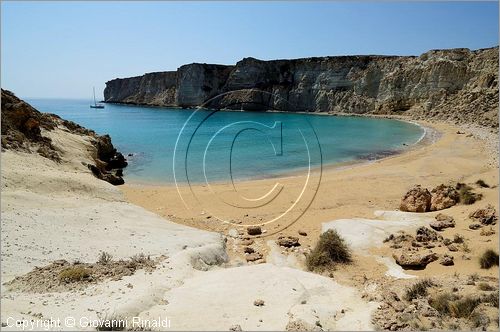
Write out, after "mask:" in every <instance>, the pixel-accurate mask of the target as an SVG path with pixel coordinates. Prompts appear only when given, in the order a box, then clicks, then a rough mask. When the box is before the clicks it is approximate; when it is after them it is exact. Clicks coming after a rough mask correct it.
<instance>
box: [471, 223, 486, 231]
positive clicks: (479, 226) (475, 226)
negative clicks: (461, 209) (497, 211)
mask: <svg viewBox="0 0 500 332" xmlns="http://www.w3.org/2000/svg"><path fill="white" fill-rule="evenodd" d="M481 227H483V226H481V225H480V224H470V225H469V228H470V229H472V230H473V231H475V230H476V229H479V228H481Z"/></svg>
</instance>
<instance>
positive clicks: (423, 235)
mask: <svg viewBox="0 0 500 332" xmlns="http://www.w3.org/2000/svg"><path fill="white" fill-rule="evenodd" d="M439 238H440V236H439V235H438V233H436V232H435V231H433V230H432V229H430V228H427V227H425V226H421V227H419V228H418V229H417V236H416V237H415V239H416V240H417V241H418V242H431V241H437V240H439Z"/></svg>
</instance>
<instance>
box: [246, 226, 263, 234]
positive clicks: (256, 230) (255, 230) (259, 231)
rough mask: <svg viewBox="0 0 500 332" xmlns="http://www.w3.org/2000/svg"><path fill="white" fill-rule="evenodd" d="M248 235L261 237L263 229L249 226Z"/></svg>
mask: <svg viewBox="0 0 500 332" xmlns="http://www.w3.org/2000/svg"><path fill="white" fill-rule="evenodd" d="M247 233H248V235H260V234H262V229H261V228H260V226H248V228H247Z"/></svg>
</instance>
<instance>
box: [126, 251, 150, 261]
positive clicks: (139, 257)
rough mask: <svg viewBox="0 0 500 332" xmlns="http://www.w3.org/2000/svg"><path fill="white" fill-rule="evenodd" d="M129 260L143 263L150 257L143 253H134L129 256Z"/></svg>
mask: <svg viewBox="0 0 500 332" xmlns="http://www.w3.org/2000/svg"><path fill="white" fill-rule="evenodd" d="M130 260H131V261H132V262H133V263H136V264H145V263H147V262H148V261H150V260H151V257H149V256H146V255H144V253H142V252H141V253H140V254H136V255H134V256H132V257H130Z"/></svg>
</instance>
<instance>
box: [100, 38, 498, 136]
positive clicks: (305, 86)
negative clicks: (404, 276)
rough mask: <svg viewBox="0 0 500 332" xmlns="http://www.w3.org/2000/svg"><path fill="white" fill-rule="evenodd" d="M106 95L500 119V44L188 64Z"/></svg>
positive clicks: (124, 99) (115, 84) (491, 122)
mask: <svg viewBox="0 0 500 332" xmlns="http://www.w3.org/2000/svg"><path fill="white" fill-rule="evenodd" d="M104 97H105V101H106V102H116V103H131V104H143V105H157V106H180V107H193V106H206V107H210V108H216V109H219V108H220V109H243V110H269V109H275V110H282V111H311V112H332V113H358V114H361V113H370V114H396V115H408V116H411V117H412V118H417V119H419V118H421V119H429V118H436V119H442V120H449V121H452V122H456V123H476V124H480V125H483V126H492V127H498V116H497V115H498V109H497V108H498V47H494V48H489V49H481V50H476V51H471V50H469V49H450V50H432V51H429V52H426V53H424V54H422V55H420V56H336V57H316V58H304V59H295V60H273V61H262V60H257V59H254V58H245V59H243V60H241V61H239V62H238V63H237V64H236V65H234V66H225V65H211V64H197V63H194V64H189V65H184V66H181V67H180V68H179V69H178V70H177V71H171V72H159V73H149V74H145V75H143V76H137V77H131V78H124V79H114V80H112V81H109V82H107V83H106V89H105V90H104Z"/></svg>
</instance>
